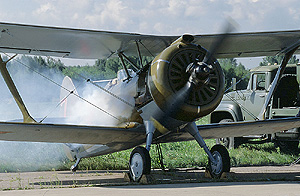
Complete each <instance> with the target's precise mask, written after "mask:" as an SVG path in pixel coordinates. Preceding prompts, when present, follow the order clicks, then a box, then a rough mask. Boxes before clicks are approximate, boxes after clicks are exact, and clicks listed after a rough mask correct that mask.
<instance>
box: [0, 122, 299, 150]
mask: <svg viewBox="0 0 300 196" xmlns="http://www.w3.org/2000/svg"><path fill="white" fill-rule="evenodd" d="M296 127H300V118H299V117H292V118H284V119H272V120H264V121H251V122H233V123H226V124H209V125H199V126H198V130H199V132H200V134H201V135H202V136H203V138H206V139H209V138H220V137H239V136H247V135H257V134H271V133H276V132H280V131H282V130H288V129H292V128H296ZM193 139H194V138H193V137H192V136H191V135H190V134H189V133H187V132H186V131H185V130H184V129H182V130H180V131H178V132H170V133H169V134H166V135H164V136H161V137H158V138H156V139H154V142H156V143H165V142H177V141H188V140H193ZM0 140H6V141H32V142H54V143H80V144H102V145H106V146H108V147H110V148H113V149H114V150H115V151H118V150H124V149H127V148H131V147H134V146H136V145H140V144H142V143H144V142H145V127H144V125H138V126H136V127H133V128H117V127H97V126H76V125H57V124H28V123H14V122H0Z"/></svg>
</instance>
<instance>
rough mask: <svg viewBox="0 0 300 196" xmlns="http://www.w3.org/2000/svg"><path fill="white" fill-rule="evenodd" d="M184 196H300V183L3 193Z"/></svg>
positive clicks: (180, 185) (163, 186) (169, 185)
mask: <svg viewBox="0 0 300 196" xmlns="http://www.w3.org/2000/svg"><path fill="white" fill-rule="evenodd" d="M6 195H7V196H12V195H13V196H18V195H22V196H26V195H28V196H36V195H39V196H40V195H43V196H51V195H64V196H76V195H80V196H82V195H84V196H90V195H91V196H92V195H93V196H94V195H111V196H114V195H116V196H117V195H120V196H126V195H130V196H135V195H136V196H141V195H143V196H152V195H153V196H158V195H164V196H168V195H170V196H182V195H200V196H201V195H210V196H222V195H231V196H235V195H236V196H244V195H245V196H252V195H253V196H259V195H263V196H268V195H270V196H284V195H291V196H298V195H299V196H300V183H299V182H212V183H186V184H160V185H136V186H111V187H84V188H60V189H35V190H14V191H4V192H1V196H6Z"/></svg>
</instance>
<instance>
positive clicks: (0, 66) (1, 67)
mask: <svg viewBox="0 0 300 196" xmlns="http://www.w3.org/2000/svg"><path fill="white" fill-rule="evenodd" d="M14 57H16V55H15V56H13V57H11V58H10V59H9V60H7V61H3V59H2V57H1V56H0V72H1V74H2V77H3V79H4V81H5V83H6V85H7V87H8V89H9V90H10V93H11V94H12V95H13V97H14V99H15V101H16V103H17V105H18V107H19V109H20V110H21V112H22V115H23V121H24V123H36V121H35V120H34V119H33V118H32V117H31V116H30V114H29V112H28V110H27V108H26V106H25V104H24V102H23V100H22V98H21V96H20V94H19V91H18V90H17V87H16V85H15V83H14V82H13V80H12V78H11V76H10V74H9V72H8V70H7V67H6V64H7V63H8V62H9V61H10V60H12V59H13V58H14Z"/></svg>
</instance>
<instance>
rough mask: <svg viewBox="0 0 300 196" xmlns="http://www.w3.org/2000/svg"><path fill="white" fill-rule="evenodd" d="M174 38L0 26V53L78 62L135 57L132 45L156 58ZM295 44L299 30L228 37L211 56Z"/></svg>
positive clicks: (205, 42) (207, 41)
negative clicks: (59, 58) (66, 58)
mask: <svg viewBox="0 0 300 196" xmlns="http://www.w3.org/2000/svg"><path fill="white" fill-rule="evenodd" d="M218 36H219V35H218V34H211V35H195V40H194V42H195V43H197V44H200V45H201V46H203V47H205V48H207V49H209V47H210V45H211V44H212V43H213V42H214V40H215V39H216V38H217V37H218ZM178 37H179V36H155V35H142V34H135V33H122V32H109V31H98V30H85V29H71V28H60V27H48V26H35V25H23V24H11V23H0V51H2V52H8V53H18V54H31V55H40V56H58V57H68V58H78V59H98V58H105V57H108V56H110V55H111V54H114V53H118V52H124V53H126V54H127V55H136V42H140V43H141V45H142V46H141V47H140V50H141V52H142V54H143V55H144V56H150V53H151V54H153V55H156V54H158V53H160V52H161V51H162V50H163V49H165V48H166V47H167V46H169V44H171V43H172V42H173V41H174V40H175V39H177V38H178ZM299 40H300V30H295V31H274V32H256V33H231V34H230V35H229V36H228V38H227V39H226V41H225V43H224V44H223V46H224V47H222V48H220V49H219V50H218V52H217V53H216V54H215V56H216V57H217V58H234V57H253V56H274V55H276V54H278V53H279V52H281V51H283V50H284V49H287V48H289V47H290V46H292V45H294V44H295V43H299ZM296 53H299V50H298V51H296Z"/></svg>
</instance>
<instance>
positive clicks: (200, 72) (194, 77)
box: [186, 62, 211, 86]
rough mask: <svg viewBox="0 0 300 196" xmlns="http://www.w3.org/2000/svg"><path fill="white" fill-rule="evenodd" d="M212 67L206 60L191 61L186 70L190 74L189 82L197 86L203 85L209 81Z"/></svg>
mask: <svg viewBox="0 0 300 196" xmlns="http://www.w3.org/2000/svg"><path fill="white" fill-rule="evenodd" d="M210 71H211V69H210V68H209V65H208V64H207V63H205V62H194V63H191V64H190V65H189V66H188V67H187V70H186V72H187V73H188V74H190V77H189V83H192V84H194V85H196V86H202V85H203V84H207V83H209V74H210Z"/></svg>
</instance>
